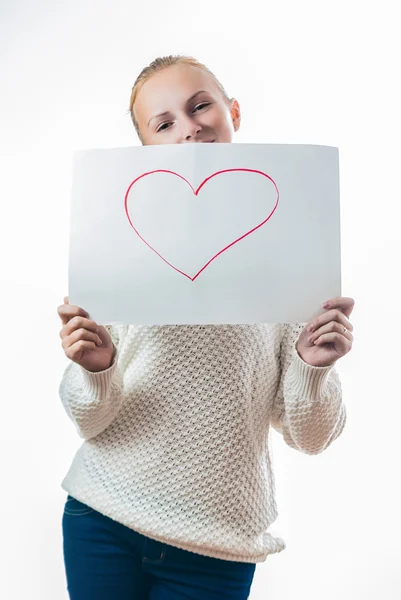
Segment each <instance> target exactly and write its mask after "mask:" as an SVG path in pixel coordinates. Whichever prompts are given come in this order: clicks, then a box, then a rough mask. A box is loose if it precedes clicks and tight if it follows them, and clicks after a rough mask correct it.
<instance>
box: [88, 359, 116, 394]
mask: <svg viewBox="0 0 401 600" xmlns="http://www.w3.org/2000/svg"><path fill="white" fill-rule="evenodd" d="M116 368H117V349H116V348H115V347H114V355H113V362H112V363H111V365H110V367H109V368H108V369H105V370H104V371H97V372H94V371H87V370H86V369H84V368H83V367H81V371H82V375H83V379H84V385H85V386H86V388H87V390H88V391H89V393H90V394H91V395H93V396H97V397H100V398H103V397H104V396H106V395H107V393H108V390H109V389H110V383H111V380H112V378H113V376H114V373H115V370H116Z"/></svg>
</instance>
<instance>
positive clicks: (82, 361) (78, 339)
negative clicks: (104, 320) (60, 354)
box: [57, 297, 115, 372]
mask: <svg viewBox="0 0 401 600" xmlns="http://www.w3.org/2000/svg"><path fill="white" fill-rule="evenodd" d="M57 312H58V315H59V317H60V319H61V321H62V323H63V327H62V329H61V331H60V337H61V339H62V340H63V342H62V346H63V348H64V351H65V354H66V356H67V357H68V358H69V359H70V360H72V361H73V362H75V363H77V364H78V365H80V366H81V367H83V368H84V369H86V370H87V371H92V372H99V371H105V370H106V369H108V368H110V366H111V364H112V362H113V356H114V350H115V348H114V345H113V342H112V340H111V337H110V335H109V333H108V331H107V329H105V328H104V327H101V326H99V327H98V325H97V323H95V322H94V321H92V320H90V319H89V318H88V317H89V315H88V313H87V312H86V311H85V310H84V309H83V308H80V307H79V306H72V305H71V304H69V302H68V297H65V298H64V304H62V305H61V306H59V307H58V309H57Z"/></svg>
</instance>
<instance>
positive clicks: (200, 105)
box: [194, 102, 211, 110]
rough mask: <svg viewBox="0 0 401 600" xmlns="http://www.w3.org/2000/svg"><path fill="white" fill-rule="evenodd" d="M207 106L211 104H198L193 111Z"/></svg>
mask: <svg viewBox="0 0 401 600" xmlns="http://www.w3.org/2000/svg"><path fill="white" fill-rule="evenodd" d="M209 104H211V102H201V103H200V104H198V105H197V106H195V108H194V110H197V109H198V108H203V107H204V106H209Z"/></svg>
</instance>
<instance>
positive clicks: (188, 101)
mask: <svg viewBox="0 0 401 600" xmlns="http://www.w3.org/2000/svg"><path fill="white" fill-rule="evenodd" d="M204 92H206V94H208V93H209V92H207V91H206V90H199V91H197V92H195V94H192V96H191V97H190V98H188V100H187V101H186V104H189V103H190V102H192V100H194V98H196V96H199V94H203V93H204ZM169 114H170V111H169V110H166V111H165V112H162V113H159V114H158V115H154V116H153V117H150V119H149V121H148V127H149V124H150V122H151V120H152V119H157V118H158V117H165V116H166V115H169Z"/></svg>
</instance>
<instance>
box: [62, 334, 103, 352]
mask: <svg viewBox="0 0 401 600" xmlns="http://www.w3.org/2000/svg"><path fill="white" fill-rule="evenodd" d="M81 341H86V342H92V348H93V344H95V345H96V346H101V345H102V340H101V339H100V337H99V336H98V335H96V333H94V332H93V331H89V330H88V329H76V330H74V331H73V332H72V333H71V334H70V335H67V336H65V337H64V338H63V343H62V347H63V348H64V350H67V349H68V348H70V347H71V346H73V345H75V344H77V343H78V342H81Z"/></svg>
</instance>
